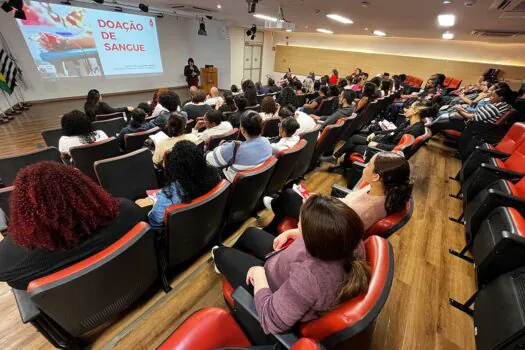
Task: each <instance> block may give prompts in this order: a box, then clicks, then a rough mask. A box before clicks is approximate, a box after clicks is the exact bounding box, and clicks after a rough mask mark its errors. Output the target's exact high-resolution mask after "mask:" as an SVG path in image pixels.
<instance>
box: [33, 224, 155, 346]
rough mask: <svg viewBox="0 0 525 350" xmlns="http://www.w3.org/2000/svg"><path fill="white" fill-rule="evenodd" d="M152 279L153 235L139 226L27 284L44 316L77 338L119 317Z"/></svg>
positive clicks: (151, 282)
mask: <svg viewBox="0 0 525 350" xmlns="http://www.w3.org/2000/svg"><path fill="white" fill-rule="evenodd" d="M157 276H158V268H157V259H156V252H155V235H154V232H153V231H152V230H150V228H149V226H148V225H147V224H146V223H144V222H141V223H138V224H137V225H136V226H135V227H134V228H133V229H132V230H131V231H129V232H128V233H127V234H125V235H124V236H122V237H121V238H120V239H119V240H117V241H116V242H115V243H113V244H112V245H110V246H109V247H108V248H106V249H104V250H102V251H101V252H99V253H97V254H95V255H93V256H91V257H89V258H87V259H85V260H83V261H80V262H78V263H76V264H74V265H72V266H69V267H67V268H65V269H63V270H60V271H58V272H55V273H53V274H51V275H48V276H45V277H42V278H39V279H37V280H34V281H32V282H31V283H30V284H29V286H28V288H27V292H28V293H29V295H30V297H31V300H32V301H33V303H34V304H35V305H36V306H37V307H38V308H39V309H40V310H42V312H44V314H46V315H47V316H48V317H50V318H51V319H52V320H53V321H54V322H56V323H57V324H58V325H59V326H60V327H62V328H63V329H64V330H65V331H67V332H68V333H69V334H71V335H72V336H74V337H78V336H80V335H82V334H85V333H87V332H88V331H90V330H92V329H94V328H96V327H97V326H99V325H101V324H103V323H105V322H107V321H109V320H111V319H112V318H115V317H116V316H118V314H119V313H120V312H122V311H124V310H125V309H127V308H128V307H129V306H130V305H131V304H132V303H133V302H135V301H136V300H137V299H138V298H139V297H140V296H141V295H142V294H143V293H144V292H145V291H146V290H147V289H148V288H149V287H150V286H151V285H152V284H153V282H154V281H155V280H156V278H157Z"/></svg>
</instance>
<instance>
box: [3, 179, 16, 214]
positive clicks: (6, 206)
mask: <svg viewBox="0 0 525 350" xmlns="http://www.w3.org/2000/svg"><path fill="white" fill-rule="evenodd" d="M14 189H15V187H14V186H9V187H3V188H0V209H2V210H3V211H4V213H5V215H7V217H9V196H10V195H11V193H12V192H13V190H14Z"/></svg>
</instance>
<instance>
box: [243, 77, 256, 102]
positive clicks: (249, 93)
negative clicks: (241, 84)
mask: <svg viewBox="0 0 525 350" xmlns="http://www.w3.org/2000/svg"><path fill="white" fill-rule="evenodd" d="M250 82H251V80H250ZM242 91H243V94H244V97H246V99H247V100H248V106H255V105H257V89H256V88H255V85H254V84H253V82H252V83H251V84H248V85H246V88H243V89H242Z"/></svg>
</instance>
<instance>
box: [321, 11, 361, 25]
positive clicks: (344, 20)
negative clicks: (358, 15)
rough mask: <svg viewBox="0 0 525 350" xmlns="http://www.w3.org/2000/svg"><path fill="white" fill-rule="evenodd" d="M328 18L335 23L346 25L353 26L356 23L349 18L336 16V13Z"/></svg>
mask: <svg viewBox="0 0 525 350" xmlns="http://www.w3.org/2000/svg"><path fill="white" fill-rule="evenodd" d="M326 17H328V18H330V19H333V20H334V21H337V22H341V23H344V24H352V23H354V21H352V20H351V19H348V18H346V17H343V16H340V15H336V14H334V13H330V14H328V15H326Z"/></svg>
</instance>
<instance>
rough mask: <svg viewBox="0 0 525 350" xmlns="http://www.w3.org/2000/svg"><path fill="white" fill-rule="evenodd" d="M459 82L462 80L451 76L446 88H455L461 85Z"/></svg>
mask: <svg viewBox="0 0 525 350" xmlns="http://www.w3.org/2000/svg"><path fill="white" fill-rule="evenodd" d="M461 82H462V81H461V80H460V79H455V78H452V80H451V82H450V84H449V85H448V88H449V89H450V90H456V89H458V88H459V87H460V86H461Z"/></svg>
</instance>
